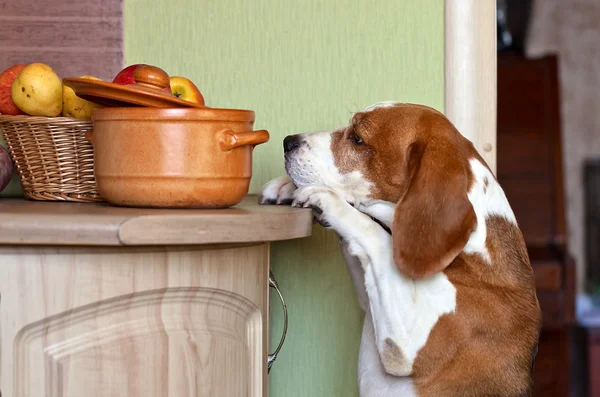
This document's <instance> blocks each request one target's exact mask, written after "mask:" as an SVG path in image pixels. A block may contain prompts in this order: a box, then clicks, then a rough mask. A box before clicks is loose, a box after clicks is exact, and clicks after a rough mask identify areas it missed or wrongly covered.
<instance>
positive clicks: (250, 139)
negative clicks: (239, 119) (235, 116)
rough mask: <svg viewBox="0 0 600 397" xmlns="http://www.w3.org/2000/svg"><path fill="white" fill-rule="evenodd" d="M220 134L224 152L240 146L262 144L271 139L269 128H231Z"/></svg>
mask: <svg viewBox="0 0 600 397" xmlns="http://www.w3.org/2000/svg"><path fill="white" fill-rule="evenodd" d="M219 134H220V137H219V146H220V147H221V150H222V151H224V152H226V151H229V150H231V149H235V148H236V147H240V146H246V145H252V146H256V145H260V144H261V143H265V142H267V141H268V140H269V132H268V131H267V130H258V131H248V132H233V131H231V130H224V131H221V132H220V133H219Z"/></svg>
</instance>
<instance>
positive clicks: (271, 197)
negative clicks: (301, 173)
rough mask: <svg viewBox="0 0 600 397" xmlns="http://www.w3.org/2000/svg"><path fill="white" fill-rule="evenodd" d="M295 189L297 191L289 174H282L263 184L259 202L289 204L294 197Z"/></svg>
mask: <svg viewBox="0 0 600 397" xmlns="http://www.w3.org/2000/svg"><path fill="white" fill-rule="evenodd" d="M294 191H296V185H294V183H293V182H292V180H291V179H290V178H289V177H288V176H280V177H277V178H275V179H273V180H272V181H270V182H268V183H267V184H266V185H265V186H263V188H262V192H261V194H260V197H259V198H258V203H259V204H277V205H280V204H282V205H288V204H291V203H292V201H293V199H294V197H293V194H294Z"/></svg>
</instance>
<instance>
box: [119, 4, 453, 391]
mask: <svg viewBox="0 0 600 397" xmlns="http://www.w3.org/2000/svg"><path fill="white" fill-rule="evenodd" d="M443 48H444V47H443V0H413V1H408V0H400V1H398V0H380V1H377V2H370V1H358V0H352V1H351V0H321V1H318V0H300V1H298V0H296V1H291V0H221V1H217V0H211V1H209V0H175V1H168V0H126V1H125V59H126V64H132V63H150V64H155V65H158V66H160V67H162V68H164V69H165V70H166V71H167V72H168V73H169V74H171V75H182V76H186V77H188V78H191V79H192V80H193V81H194V82H196V84H197V85H198V86H199V87H200V89H201V90H202V92H203V94H204V95H205V98H206V101H207V105H209V106H214V107H233V108H248V109H252V110H254V111H256V124H255V127H256V128H265V129H267V130H269V132H270V133H271V137H272V138H271V141H270V142H269V143H267V144H265V145H261V146H259V147H257V148H256V150H255V157H254V178H253V182H252V188H251V189H252V192H258V190H259V188H260V186H261V185H262V184H264V183H265V182H267V181H268V180H269V179H271V178H273V177H275V176H277V175H280V174H282V173H283V161H282V145H281V141H282V139H283V137H284V136H285V135H288V134H291V133H297V132H303V131H311V130H320V129H329V128H333V127H336V126H339V125H341V124H342V123H345V122H346V121H347V120H348V118H349V116H350V114H351V112H353V111H356V110H358V109H361V108H363V107H364V106H366V105H369V104H371V103H374V102H378V101H381V100H399V101H406V102H419V103H424V104H427V105H430V106H433V107H435V108H437V109H440V110H443V83H444V82H443ZM272 267H273V270H274V273H275V276H276V278H277V279H278V281H279V283H280V286H281V288H282V289H283V293H284V295H285V298H286V300H287V303H288V307H289V312H290V324H289V333H288V338H287V340H286V343H285V345H284V348H283V351H282V353H281V354H280V356H279V359H278V360H277V361H276V363H275V365H274V367H273V370H272V372H271V375H270V379H271V395H272V396H285V397H294V396H310V397H321V396H322V397H333V396H335V397H337V396H344V397H349V396H356V395H357V389H356V366H357V353H358V348H359V342H360V333H361V328H362V315H361V313H360V311H359V309H358V306H357V304H356V299H355V297H354V292H353V289H352V284H351V281H350V278H349V276H348V274H347V271H346V268H345V264H344V262H343V260H342V259H341V256H340V254H339V252H338V244H337V239H336V237H335V236H334V235H333V233H331V232H324V231H323V230H322V229H321V228H320V227H315V229H314V233H313V237H311V238H308V239H303V240H300V241H291V242H285V243H279V244H275V245H274V247H273V250H272ZM272 314H273V318H272V338H271V339H272V341H271V342H272V343H271V344H272V346H275V345H276V342H277V340H278V338H279V333H280V330H281V326H280V324H281V311H280V309H279V305H278V303H277V302H276V301H273V310H272Z"/></svg>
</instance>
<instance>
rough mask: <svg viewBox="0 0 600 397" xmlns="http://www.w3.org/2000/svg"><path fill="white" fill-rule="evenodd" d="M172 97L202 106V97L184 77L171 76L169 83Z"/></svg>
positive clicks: (196, 88)
mask: <svg viewBox="0 0 600 397" xmlns="http://www.w3.org/2000/svg"><path fill="white" fill-rule="evenodd" d="M169 83H170V85H171V92H172V93H173V96H174V97H177V98H179V99H183V100H185V101H190V102H194V103H199V104H200V105H204V97H203V96H202V93H201V92H200V90H199V89H198V87H196V85H195V84H194V83H192V81H191V80H189V79H186V78H185V77H179V76H173V77H171V78H170V81H169Z"/></svg>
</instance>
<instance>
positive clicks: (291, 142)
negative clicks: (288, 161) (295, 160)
mask: <svg viewBox="0 0 600 397" xmlns="http://www.w3.org/2000/svg"><path fill="white" fill-rule="evenodd" d="M298 146H300V142H299V140H298V136H297V135H288V136H286V137H285V138H284V139H283V152H284V153H287V152H291V151H292V150H294V149H296V148H297V147H298Z"/></svg>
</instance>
